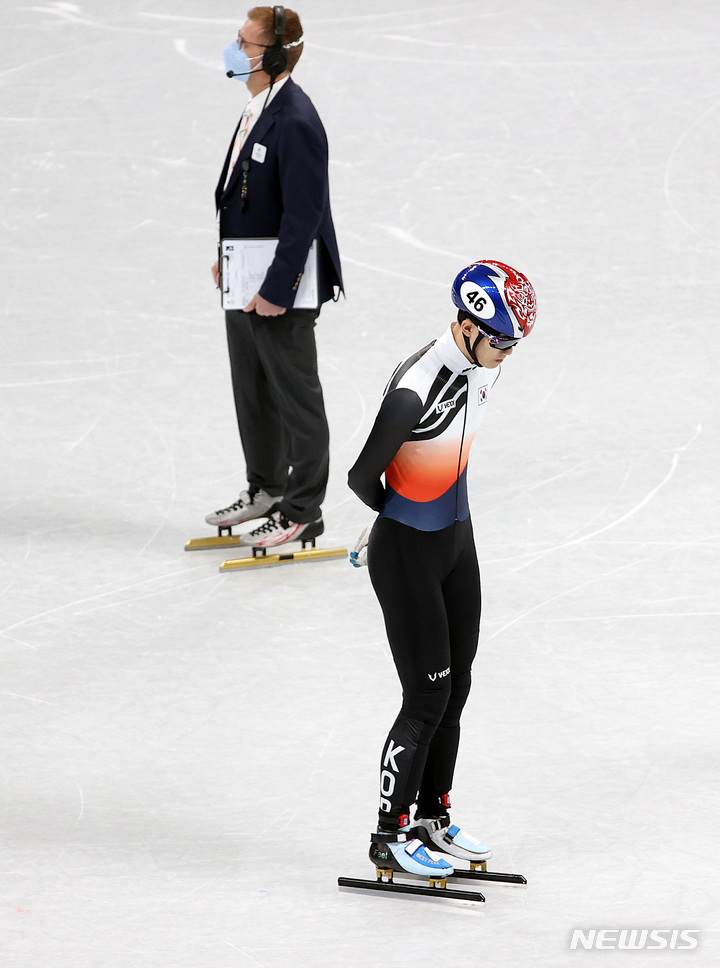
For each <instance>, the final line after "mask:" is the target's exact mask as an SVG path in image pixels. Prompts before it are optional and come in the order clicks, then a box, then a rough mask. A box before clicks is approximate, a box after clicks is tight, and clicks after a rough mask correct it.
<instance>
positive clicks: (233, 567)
mask: <svg viewBox="0 0 720 968" xmlns="http://www.w3.org/2000/svg"><path fill="white" fill-rule="evenodd" d="M347 555H348V553H347V548H311V549H308V550H303V551H287V552H285V553H284V554H277V555H268V554H265V555H263V554H258V555H256V556H253V555H252V554H250V555H249V556H248V557H247V558H229V559H228V560H227V561H223V563H222V564H221V565H220V571H238V570H239V569H240V568H258V567H263V566H264V565H290V564H292V563H293V562H295V561H318V560H324V559H327V558H347Z"/></svg>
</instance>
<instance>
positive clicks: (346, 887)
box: [338, 874, 485, 905]
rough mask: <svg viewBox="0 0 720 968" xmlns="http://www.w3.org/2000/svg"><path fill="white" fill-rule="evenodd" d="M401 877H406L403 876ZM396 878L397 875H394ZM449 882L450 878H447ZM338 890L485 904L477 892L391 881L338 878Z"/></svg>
mask: <svg viewBox="0 0 720 968" xmlns="http://www.w3.org/2000/svg"><path fill="white" fill-rule="evenodd" d="M402 876H403V877H405V876H406V875H405V874H403V875H402ZM396 877H397V874H396ZM447 879H448V880H450V878H447ZM338 890H340V891H347V892H348V893H352V894H364V893H366V892H367V893H369V894H372V893H373V892H375V893H380V894H401V895H405V896H406V897H407V896H408V895H409V896H410V897H420V898H433V899H435V900H439V901H462V902H465V903H469V904H473V905H478V904H484V903H485V896H484V895H483V894H481V893H480V892H479V891H458V890H455V888H452V887H443V888H439V887H416V886H415V885H414V884H403V883H402V882H401V881H398V880H396V879H393V881H392V882H391V883H388V882H387V881H380V880H374V881H371V880H365V879H364V878H361V877H338Z"/></svg>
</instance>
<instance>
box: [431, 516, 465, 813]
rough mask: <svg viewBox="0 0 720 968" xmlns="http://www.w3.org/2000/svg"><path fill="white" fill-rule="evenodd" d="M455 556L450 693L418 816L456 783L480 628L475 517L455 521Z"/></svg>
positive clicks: (448, 582) (446, 588)
mask: <svg viewBox="0 0 720 968" xmlns="http://www.w3.org/2000/svg"><path fill="white" fill-rule="evenodd" d="M456 541H457V544H456V560H455V563H454V567H453V569H452V571H451V572H450V573H449V575H448V576H447V578H446V579H445V581H444V582H443V586H442V591H443V599H444V602H445V611H446V615H447V622H448V630H449V643H450V687H451V688H450V696H449V698H448V703H447V706H446V708H445V712H444V715H443V717H442V720H441V721H440V723H439V725H438V728H437V730H436V731H435V733H434V735H433V738H432V741H431V743H430V746H429V749H428V756H427V760H426V765H425V769H424V771H423V775H422V779H421V782H420V791H419V795H418V809H417V816H418V817H436V816H438V815H439V814H438V810H439V809H440V810H442V808H443V805H442V799H441V798H442V797H443V796H444V795H445V794H447V793H449V792H450V789H451V788H452V781H453V775H454V771H455V762H456V759H457V753H458V746H459V742H460V715H461V713H462V710H463V708H464V706H465V703H466V701H467V698H468V694H469V692H470V684H471V668H472V663H473V660H474V658H475V654H476V652H477V643H478V633H479V630H480V612H481V591H480V570H479V568H478V563H477V554H476V552H475V542H474V540H473V535H472V526H471V523H470V519H469V518H468V519H467V520H466V521H462V522H458V523H457V525H456Z"/></svg>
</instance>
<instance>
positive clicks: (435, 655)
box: [368, 518, 452, 829]
mask: <svg viewBox="0 0 720 968" xmlns="http://www.w3.org/2000/svg"><path fill="white" fill-rule="evenodd" d="M445 530H446V531H447V530H449V529H445ZM451 550H452V549H451V546H450V545H448V536H447V535H445V534H444V532H422V531H417V530H416V529H414V528H409V527H407V526H406V525H403V524H400V523H399V522H397V521H393V520H391V519H389V518H379V519H378V521H377V522H376V524H375V527H374V529H373V532H372V534H371V536H370V542H369V545H368V566H369V570H370V578H371V580H372V583H373V587H374V589H375V592H376V594H377V596H378V600H379V601H380V605H381V608H382V610H383V616H384V618H385V627H386V630H387V635H388V641H389V643H390V649H391V651H392V655H393V660H394V662H395V666H396V668H397V671H398V675H399V677H400V682H401V684H402V689H403V702H402V708H401V710H400V714H399V715H398V717H397V719H396V720H395V723H394V725H393V727H392V729H391V730H390V733H389V735H388V738H387V740H386V742H385V745H384V747H383V752H382V757H381V765H380V815H379V820H380V824H381V826H382V827H384V828H387V829H397V826H398V819H399V817H401V816H402V815H403V814H407V813H408V811H409V807H410V805H411V804H413V803H414V802H415V799H416V796H417V790H418V785H419V783H420V778H421V776H422V773H423V769H424V766H425V759H426V757H427V752H428V745H429V743H430V741H431V739H432V737H433V734H434V733H435V730H436V729H437V727H438V724H439V723H440V722H441V720H442V718H443V714H444V713H445V708H446V706H447V702H448V699H449V697H450V693H451V687H450V645H449V631H448V624H447V620H446V616H445V603H444V598H443V591H442V577H443V571H444V569H445V568H446V565H447V561H448V559H449V553H450V552H451Z"/></svg>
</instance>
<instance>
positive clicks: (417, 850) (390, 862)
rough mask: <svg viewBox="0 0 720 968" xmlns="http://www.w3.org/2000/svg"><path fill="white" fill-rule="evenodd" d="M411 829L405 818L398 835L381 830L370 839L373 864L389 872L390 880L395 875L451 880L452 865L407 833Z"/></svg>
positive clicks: (408, 821)
mask: <svg viewBox="0 0 720 968" xmlns="http://www.w3.org/2000/svg"><path fill="white" fill-rule="evenodd" d="M409 827H410V818H409V816H408V815H407V814H403V815H402V816H401V817H400V818H399V825H398V829H397V830H396V831H394V832H390V831H387V830H378V832H377V833H374V834H371V835H370V860H371V861H372V862H373V864H375V866H376V867H377V868H378V871H379V872H380V871H382V872H387V876H388V879H390V880H392V874H393V872H395V871H397V872H398V873H405V874H416V875H419V876H420V877H429V878H430V879H431V882H434V881H436V880H443V879H444V878H446V877H451V876H452V874H453V873H454V868H453V866H452V864H450V863H448V861H446V860H445V858H444V857H439V856H438V855H437V854H436V853H435V852H434V851H432V850H427V849H426V847H425V845H424V844H423V843H422V841H421V840H419V839H418V838H417V837H413V836H412V834H411V833H409V832H408V831H409Z"/></svg>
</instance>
